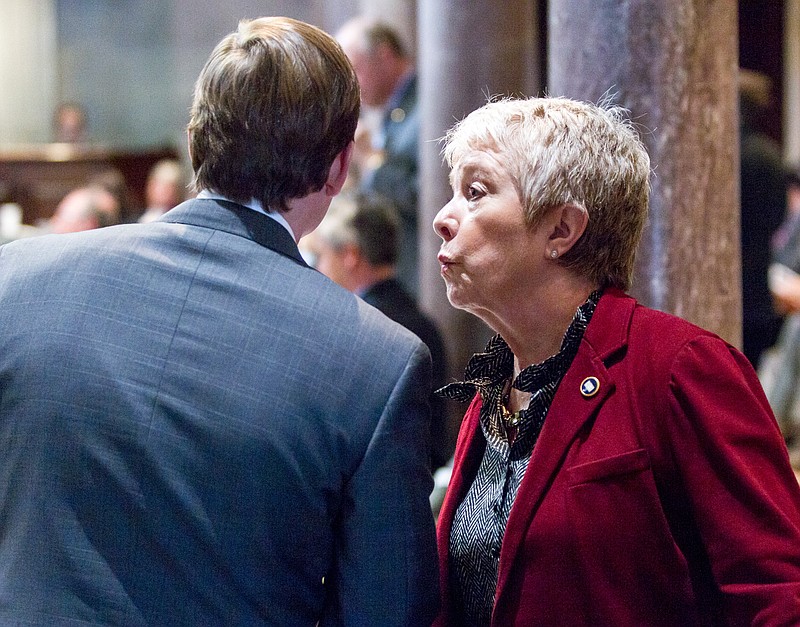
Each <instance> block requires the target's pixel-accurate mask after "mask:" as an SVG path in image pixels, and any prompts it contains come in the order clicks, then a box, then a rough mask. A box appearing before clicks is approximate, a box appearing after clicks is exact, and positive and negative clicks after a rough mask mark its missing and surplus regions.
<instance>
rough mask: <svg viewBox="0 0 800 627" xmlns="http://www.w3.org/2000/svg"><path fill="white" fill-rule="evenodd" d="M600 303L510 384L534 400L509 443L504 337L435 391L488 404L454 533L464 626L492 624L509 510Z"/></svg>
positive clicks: (593, 301) (591, 303) (510, 359)
mask: <svg viewBox="0 0 800 627" xmlns="http://www.w3.org/2000/svg"><path fill="white" fill-rule="evenodd" d="M599 300H600V292H599V291H597V292H593V293H592V294H591V295H590V296H589V298H588V299H587V300H586V302H585V303H584V304H583V305H581V306H580V307H579V308H578V310H577V311H576V313H575V316H574V318H573V319H572V322H571V323H570V326H569V328H568V329H567V332H566V333H565V334H564V339H563V340H562V342H561V349H560V350H559V352H558V353H556V354H555V355H553V356H551V357H548V358H547V359H546V360H545V361H543V362H541V363H539V364H532V365H530V366H528V367H527V368H525V369H524V370H522V372H520V373H519V375H518V376H517V378H516V379H515V380H514V381H513V383H512V385H513V387H515V388H517V389H519V390H521V391H523V392H530V394H531V399H530V403H529V404H528V407H527V408H526V409H524V410H523V411H522V412H521V414H520V417H519V423H518V426H517V432H516V437H515V438H514V439H513V442H512V443H511V444H509V438H508V437H507V436H506V426H505V423H504V421H503V417H502V410H501V404H502V402H503V394H504V388H506V387H507V382H508V380H509V378H510V377H511V376H512V375H513V373H514V354H513V353H512V352H511V349H510V348H509V346H508V344H506V342H505V340H504V339H503V338H502V337H500V336H499V335H496V336H495V337H493V338H492V339H491V340H490V341H489V343H488V344H487V346H486V348H485V350H484V352H483V353H477V354H475V355H473V357H472V358H471V359H470V361H469V364H468V365H467V369H466V372H465V374H464V381H461V382H458V383H451V384H450V385H447V386H445V387H443V388H442V389H441V390H439V391H438V392H437V394H440V395H441V396H444V397H446V398H451V399H455V400H460V401H465V402H468V401H471V400H472V398H473V397H474V396H475V394H476V393H477V394H480V395H481V398H482V400H483V403H482V406H481V415H480V423H481V429H482V431H483V435H484V437H485V438H486V451H485V453H484V456H483V460H482V461H481V464H480V467H479V469H478V474H477V475H476V477H475V480H474V481H473V483H472V486H471V487H470V488H469V491H468V492H467V494H466V496H465V497H464V500H463V501H462V502H461V504H460V505H459V506H458V509H457V510H456V514H455V518H454V520H453V527H452V529H451V532H450V546H449V551H450V564H451V569H450V573H451V575H450V588H451V591H452V594H453V601H454V604H455V607H460V608H462V612H463V615H462V618H463V622H464V623H465V624H468V625H488V624H489V623H490V619H491V615H492V608H493V606H494V595H495V590H496V588H497V576H498V566H499V562H500V546H501V544H502V542H503V535H504V534H505V529H506V524H507V523H508V516H509V513H510V512H511V506H512V505H513V503H514V499H515V498H516V495H517V491H518V489H519V486H520V483H521V482H522V478H523V477H524V476H525V471H526V470H527V468H528V461H529V460H530V457H531V452H532V451H533V447H534V445H535V444H536V440H537V438H538V437H539V433H540V432H541V430H542V426H543V425H544V420H545V416H546V415H547V411H548V409H549V408H550V404H551V402H552V400H553V397H554V396H555V393H556V389H557V388H558V384H559V383H560V382H561V379H562V378H563V377H564V374H566V372H567V369H568V368H569V366H570V364H571V363H572V360H573V359H574V357H575V355H576V353H577V352H578V347H579V345H580V342H581V339H582V338H583V334H584V332H585V331H586V327H587V325H588V324H589V320H590V319H591V317H592V314H593V313H594V309H595V307H596V305H597V302H598V301H599Z"/></svg>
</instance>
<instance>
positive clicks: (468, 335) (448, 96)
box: [417, 0, 540, 411]
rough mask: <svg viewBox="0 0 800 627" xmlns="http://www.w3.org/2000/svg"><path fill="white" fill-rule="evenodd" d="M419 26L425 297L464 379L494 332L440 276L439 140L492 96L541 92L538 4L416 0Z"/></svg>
mask: <svg viewBox="0 0 800 627" xmlns="http://www.w3.org/2000/svg"><path fill="white" fill-rule="evenodd" d="M417 25H418V27H417V28H418V35H417V36H418V59H417V62H418V70H419V98H420V108H421V109H420V114H421V115H420V118H421V129H420V196H419V199H420V201H419V217H420V219H419V224H420V231H419V243H420V246H419V248H420V264H419V267H420V301H421V304H422V307H423V308H424V309H425V310H426V311H428V312H429V313H430V314H431V315H432V316H434V317H435V319H436V320H437V322H438V323H439V326H440V327H441V329H442V331H443V333H444V334H445V341H446V345H447V350H448V356H449V361H450V373H449V375H450V376H451V377H460V376H461V375H462V374H463V371H464V366H465V365H466V363H467V360H468V359H469V357H470V356H471V355H472V353H473V352H475V351H476V350H479V349H481V348H483V344H484V342H485V340H486V339H487V338H488V337H489V332H488V330H487V329H486V327H485V326H484V325H483V323H482V322H480V321H479V320H478V319H477V318H475V317H473V316H472V315H470V314H466V313H464V312H462V311H458V310H456V309H453V308H452V307H451V306H450V304H449V302H448V301H447V296H446V293H445V289H444V282H443V281H442V278H441V276H440V274H439V264H438V262H437V260H436V255H437V252H438V250H439V243H440V239H439V238H438V236H436V235H435V233H434V232H433V228H432V223H433V218H434V216H435V215H436V213H437V212H438V211H439V209H440V208H441V207H442V206H444V205H445V204H446V203H447V201H448V200H449V199H450V196H451V191H450V185H449V183H448V178H447V175H448V172H447V168H446V167H445V166H444V165H443V164H442V159H441V153H440V150H441V145H440V143H439V142H438V140H439V138H441V137H442V136H443V135H444V133H445V131H446V130H447V129H448V128H450V127H451V126H452V125H453V123H454V122H455V121H456V120H459V119H461V118H463V117H464V116H465V115H466V114H467V113H469V112H470V111H472V110H473V109H477V108H478V107H480V106H481V105H483V104H485V103H486V101H487V96H489V95H497V94H507V95H511V94H514V95H518V94H526V95H534V94H535V93H536V92H538V91H539V89H540V85H539V59H538V50H539V47H538V35H537V33H538V27H537V11H536V2H534V0H486V1H484V2H461V1H459V0H425V2H419V3H418V13H417ZM461 409H462V411H463V408H461Z"/></svg>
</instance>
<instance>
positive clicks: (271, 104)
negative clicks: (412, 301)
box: [0, 18, 438, 626]
mask: <svg viewBox="0 0 800 627" xmlns="http://www.w3.org/2000/svg"><path fill="white" fill-rule="evenodd" d="M358 111H359V91H358V84H357V81H356V77H355V73H354V72H353V69H352V67H351V66H350V64H349V62H348V60H347V57H346V56H345V55H344V53H343V52H342V50H341V48H340V47H339V46H338V45H337V44H336V42H335V41H334V40H333V39H332V38H331V37H329V36H328V35H326V34H325V33H323V32H322V31H320V30H319V29H317V28H315V27H313V26H310V25H308V24H304V23H302V22H298V21H296V20H292V19H288V18H262V19H259V20H253V21H243V22H241V23H240V25H239V28H238V30H237V31H236V32H234V33H232V34H230V35H229V36H227V37H225V38H224V39H223V40H222V41H221V42H220V43H219V44H218V45H217V47H216V48H215V49H214V51H213V52H212V53H211V56H210V58H209V59H208V61H207V63H206V65H205V67H204V68H203V70H202V72H201V74H200V77H199V79H198V81H197V84H196V88H195V95H194V101H193V105H192V110H191V120H190V123H189V144H190V153H191V158H192V164H193V168H194V172H195V183H196V186H197V187H198V188H199V194H198V197H197V198H196V199H192V200H189V201H186V202H185V203H183V204H181V205H180V206H178V207H176V208H175V209H173V210H172V211H170V212H168V213H167V214H165V215H164V216H163V217H162V218H160V219H159V220H156V221H155V222H150V223H147V224H125V225H120V226H115V227H112V228H108V229H96V230H92V231H86V232H83V233H75V234H71V235H47V236H44V237H39V238H32V239H29V240H22V241H17V242H12V243H11V244H8V245H6V246H4V247H2V248H0V328H2V329H3V332H2V334H0V486H2V488H0V515H2V519H3V525H2V534H0V565H1V566H0V571H2V576H0V624H4V625H5V624H25V625H54V624H67V623H69V624H102V625H127V626H139V625H142V626H144V625H281V626H295V625H297V626H300V625H303V626H308V625H317V624H318V625H321V626H325V625H398V626H412V625H413V626H416V625H425V624H430V621H431V620H432V616H433V615H435V613H436V607H437V601H438V584H437V582H436V576H437V575H436V554H435V543H434V529H433V519H432V515H431V511H430V507H429V503H428V494H429V492H430V490H431V486H432V480H431V475H430V470H429V467H428V455H429V454H428V446H427V432H428V428H429V425H428V423H429V410H428V399H427V392H428V390H429V389H430V356H429V353H428V350H427V349H426V348H425V345H424V344H423V343H422V342H421V341H420V340H419V339H418V338H416V337H415V336H414V335H413V334H411V333H410V332H408V331H407V330H406V329H404V328H403V327H402V326H400V325H398V324H396V323H394V322H392V321H390V320H388V319H387V318H385V317H384V316H383V315H381V314H380V313H379V312H377V311H375V310H374V309H373V308H371V307H368V306H367V305H366V304H364V303H363V302H362V301H360V300H359V299H358V298H357V297H356V296H354V295H353V294H350V293H349V292H347V291H346V290H344V289H342V288H340V287H339V286H337V285H335V284H334V283H333V282H331V281H330V280H328V279H327V278H325V277H324V276H322V275H321V274H320V273H319V272H317V271H316V270H314V269H312V268H310V267H308V266H307V265H306V264H305V262H304V261H303V259H302V257H301V256H300V254H299V251H298V248H297V244H296V242H297V241H298V240H299V239H300V238H301V237H302V236H303V235H305V234H307V233H309V232H311V231H312V230H313V229H314V228H316V226H317V225H318V224H319V222H320V221H321V220H322V218H323V216H324V215H325V212H326V211H327V209H328V205H329V204H330V201H331V199H332V197H333V196H335V195H336V194H337V193H338V192H339V190H340V189H341V187H342V185H343V183H344V180H345V177H346V175H347V170H348V166H349V161H350V156H351V152H352V143H353V136H354V132H355V128H356V123H357V119H358Z"/></svg>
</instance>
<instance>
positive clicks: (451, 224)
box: [433, 203, 457, 242]
mask: <svg viewBox="0 0 800 627" xmlns="http://www.w3.org/2000/svg"><path fill="white" fill-rule="evenodd" d="M450 209H451V207H450V203H447V204H446V205H445V206H444V207H442V208H441V209H439V213H437V214H436V217H435V218H434V219H433V230H434V231H436V234H437V235H438V236H439V237H441V238H442V239H443V240H444V241H445V242H448V241H450V240H451V239H453V238H454V237H455V236H456V230H457V223H456V220H455V218H454V217H453V214H452V212H451V210H450Z"/></svg>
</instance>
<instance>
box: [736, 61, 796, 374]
mask: <svg viewBox="0 0 800 627" xmlns="http://www.w3.org/2000/svg"><path fill="white" fill-rule="evenodd" d="M770 94H771V86H770V80H769V78H768V77H767V76H765V75H763V74H759V73H757V72H752V71H750V70H741V71H740V72H739V111H740V124H739V144H740V155H741V159H740V167H741V172H740V179H739V180H740V184H741V250H742V352H743V353H744V354H745V356H746V357H747V358H748V359H749V360H750V363H752V364H753V367H754V368H756V369H758V368H759V366H760V362H761V356H762V354H763V353H764V351H765V350H767V349H768V348H769V347H770V346H772V345H773V344H774V343H775V340H776V339H777V338H778V332H779V331H780V327H781V316H780V314H779V313H778V312H777V311H776V310H775V307H774V304H773V298H772V294H771V293H770V288H769V282H768V270H769V266H770V263H771V262H772V240H773V236H774V235H775V233H776V231H778V228H779V227H780V225H781V223H782V222H783V220H784V218H785V217H786V169H785V167H784V164H783V161H782V157H781V151H780V147H779V146H778V144H777V142H775V141H774V140H773V139H772V138H771V137H769V136H768V135H767V134H766V133H765V132H764V130H763V128H762V127H761V124H762V121H763V118H764V112H765V111H766V109H767V106H768V105H769V100H770V97H771V96H770Z"/></svg>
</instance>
